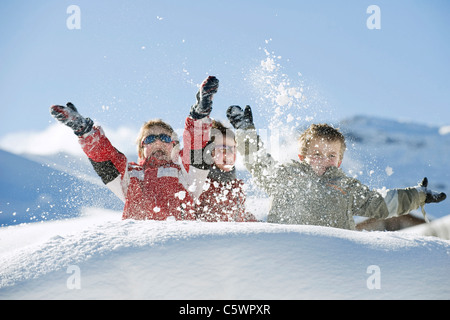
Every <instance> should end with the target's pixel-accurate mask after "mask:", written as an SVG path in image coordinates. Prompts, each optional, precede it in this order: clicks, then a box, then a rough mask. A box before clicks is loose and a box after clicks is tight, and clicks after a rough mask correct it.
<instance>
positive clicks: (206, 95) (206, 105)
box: [190, 76, 219, 119]
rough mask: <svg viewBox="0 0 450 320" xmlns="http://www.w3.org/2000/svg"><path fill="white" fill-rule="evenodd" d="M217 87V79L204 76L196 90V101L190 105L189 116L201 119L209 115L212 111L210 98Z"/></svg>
mask: <svg viewBox="0 0 450 320" xmlns="http://www.w3.org/2000/svg"><path fill="white" fill-rule="evenodd" d="M218 89H219V79H217V78H216V77H215V76H209V77H208V78H206V79H205V80H204V81H203V83H202V84H201V86H200V89H199V90H198V92H197V96H196V98H197V103H196V104H194V105H193V106H192V107H191V113H190V115H191V117H192V118H194V119H202V118H204V117H207V116H209V115H210V113H211V111H212V100H213V98H214V94H216V93H217V90H218Z"/></svg>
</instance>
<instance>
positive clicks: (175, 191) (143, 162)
mask: <svg viewBox="0 0 450 320" xmlns="http://www.w3.org/2000/svg"><path fill="white" fill-rule="evenodd" d="M218 85H219V81H218V80H217V78H215V77H212V76H210V77H208V78H207V79H206V80H205V81H204V82H203V83H202V85H201V87H200V90H199V94H198V102H197V104H195V105H194V106H192V108H191V112H190V116H189V117H188V118H187V119H186V122H185V131H184V136H185V137H186V139H184V141H192V143H188V144H187V145H186V143H185V146H184V147H185V150H183V154H181V155H179V152H180V151H179V142H178V138H177V136H176V134H175V132H174V130H173V129H172V127H171V126H170V125H169V124H167V123H165V122H163V121H162V120H151V121H149V122H147V123H146V124H144V126H143V127H142V128H141V131H140V134H139V138H138V141H137V143H138V156H139V160H138V163H134V162H130V163H128V161H127V158H126V157H125V155H124V154H123V153H121V152H120V151H118V150H117V149H116V148H114V147H113V146H112V144H111V142H110V141H109V140H108V138H107V137H106V136H105V134H104V132H103V130H102V129H101V128H100V127H96V126H94V123H93V121H92V120H91V119H89V118H84V117H82V116H81V115H80V114H79V113H78V111H77V109H76V108H75V106H74V105H73V104H71V103H68V104H67V105H66V106H58V105H54V106H52V107H51V108H50V112H51V114H52V115H53V116H54V117H55V118H56V119H57V120H58V121H60V122H62V123H63V124H65V125H67V126H68V127H70V128H71V129H72V130H74V133H75V134H76V135H77V136H78V139H79V142H80V144H81V147H82V148H83V151H84V152H85V153H86V155H87V156H88V158H89V160H90V161H91V163H92V165H93V167H94V169H95V171H96V172H97V174H98V175H99V176H100V177H101V179H102V181H103V182H104V183H105V184H106V186H107V187H108V188H110V189H111V190H112V191H113V192H114V193H115V194H116V195H117V196H118V197H119V198H120V199H121V200H123V201H124V203H125V206H124V210H123V216H122V217H123V219H136V220H146V219H150V220H165V219H167V218H168V217H174V218H175V219H176V220H194V219H196V215H195V207H194V201H195V200H196V199H197V198H198V196H199V195H200V193H201V191H202V186H203V184H204V181H205V179H206V176H207V174H208V172H209V170H208V169H209V167H208V165H207V164H205V163H204V162H203V161H200V162H198V163H191V161H190V160H191V159H192V158H193V156H192V155H193V154H194V153H202V152H203V149H204V148H205V147H206V144H207V143H208V141H209V139H210V130H211V119H210V118H209V114H210V112H211V109H212V97H213V95H214V93H216V92H217V88H218ZM194 135H195V136H196V137H200V140H201V141H199V139H190V137H193V136H194ZM180 156H181V157H180ZM180 158H181V159H183V161H181V162H182V163H181V164H180V161H179V159H180Z"/></svg>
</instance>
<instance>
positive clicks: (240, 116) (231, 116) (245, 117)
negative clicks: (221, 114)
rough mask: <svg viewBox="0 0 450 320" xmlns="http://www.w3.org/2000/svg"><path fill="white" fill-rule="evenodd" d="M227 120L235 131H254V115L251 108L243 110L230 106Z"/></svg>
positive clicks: (247, 107)
mask: <svg viewBox="0 0 450 320" xmlns="http://www.w3.org/2000/svg"><path fill="white" fill-rule="evenodd" d="M227 118H228V120H229V121H230V123H231V125H232V126H233V127H234V128H235V129H243V130H247V129H254V128H255V125H254V124H253V114H252V109H251V108H250V106H246V107H245V110H242V108H241V107H240V106H230V107H228V110H227Z"/></svg>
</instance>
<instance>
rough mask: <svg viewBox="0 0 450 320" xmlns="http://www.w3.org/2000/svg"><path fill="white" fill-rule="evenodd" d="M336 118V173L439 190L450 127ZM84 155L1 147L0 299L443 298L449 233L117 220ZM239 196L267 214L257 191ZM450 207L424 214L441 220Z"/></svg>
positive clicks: (377, 183) (447, 285) (447, 286)
mask: <svg viewBox="0 0 450 320" xmlns="http://www.w3.org/2000/svg"><path fill="white" fill-rule="evenodd" d="M340 127H341V128H342V129H343V131H344V132H345V133H346V135H347V136H348V137H349V139H350V141H351V142H349V150H348V153H347V155H346V156H347V159H346V163H345V164H344V170H346V171H348V172H351V174H353V175H355V176H357V177H358V178H359V179H361V180H362V181H363V182H365V183H367V184H369V185H370V186H372V187H373V188H382V187H388V188H390V187H404V186H411V185H415V184H416V183H417V182H418V181H419V180H420V179H421V178H422V177H423V176H427V177H428V178H429V179H430V184H431V187H432V188H434V189H437V190H439V191H444V192H447V193H448V194H449V193H450V190H449V181H450V180H449V173H448V172H447V167H448V160H449V159H450V155H449V152H450V151H449V149H450V148H449V143H450V135H449V134H448V133H447V131H445V130H439V128H430V127H426V126H420V125H416V124H407V123H399V122H397V121H389V120H381V119H374V118H367V117H355V118H353V119H350V120H347V121H343V122H342V123H341V124H340ZM83 161H85V159H84V160H80V159H77V158H76V157H75V158H73V159H72V158H70V156H67V155H62V154H59V155H53V156H48V155H45V156H44V155H41V156H36V155H27V156H26V157H25V156H20V155H16V154H12V153H9V152H6V151H1V150H0V170H1V178H2V179H1V181H0V211H1V213H0V224H1V225H3V227H0V266H1V269H0V299H31V298H37V299H108V298H110V299H450V279H449V278H448V271H449V266H450V241H446V240H442V239H438V238H434V237H425V236H421V235H419V234H425V233H424V232H422V231H421V230H418V231H414V232H412V233H408V232H358V231H347V230H338V229H332V228H325V227H313V226H284V225H276V224H269V223H265V222H259V223H241V224H239V223H202V222H175V221H165V222H156V221H122V220H121V203H120V202H118V200H117V199H115V198H114V196H113V195H112V194H111V193H110V192H109V191H108V190H106V189H105V188H104V187H103V186H102V185H101V183H100V182H99V179H97V178H96V177H95V175H94V176H92V175H93V173H92V172H91V171H90V170H92V169H91V168H90V167H89V163H88V162H83ZM43 163H44V164H43ZM45 163H46V164H45ZM65 164H68V165H65ZM446 164H447V165H446ZM75 165H76V166H78V167H74V166H75ZM387 168H390V169H389V170H387ZM249 191H250V194H251V198H250V199H249V207H250V210H251V211H252V212H254V213H255V214H256V215H257V216H258V217H259V218H260V219H262V220H265V216H266V214H267V199H262V198H259V197H258V196H260V194H259V193H258V192H256V191H255V190H254V189H253V187H252V186H250V189H249ZM449 203H450V201H448V199H447V200H446V201H444V202H443V203H441V204H438V205H429V206H427V211H428V212H429V213H431V215H432V216H434V217H443V216H446V215H448V214H449V213H450V209H449ZM39 221H40V222H39ZM29 222H34V223H29ZM36 222H37V223H36Z"/></svg>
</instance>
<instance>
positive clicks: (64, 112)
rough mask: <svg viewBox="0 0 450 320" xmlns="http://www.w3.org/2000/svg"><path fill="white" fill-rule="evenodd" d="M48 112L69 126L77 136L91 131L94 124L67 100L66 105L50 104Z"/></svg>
mask: <svg viewBox="0 0 450 320" xmlns="http://www.w3.org/2000/svg"><path fill="white" fill-rule="evenodd" d="M50 114H51V115H52V116H53V117H54V118H55V119H56V120H58V121H59V122H61V123H63V124H65V125H66V126H68V127H69V128H71V129H72V130H73V132H74V133H75V134H76V135H77V136H79V137H80V136H82V135H83V134H85V133H88V132H89V131H91V130H92V126H93V125H94V121H92V120H91V119H89V118H84V117H83V116H82V115H81V114H79V113H78V111H77V108H75V106H74V105H73V104H72V103H71V102H68V103H67V104H66V106H59V105H54V106H51V107H50Z"/></svg>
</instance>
